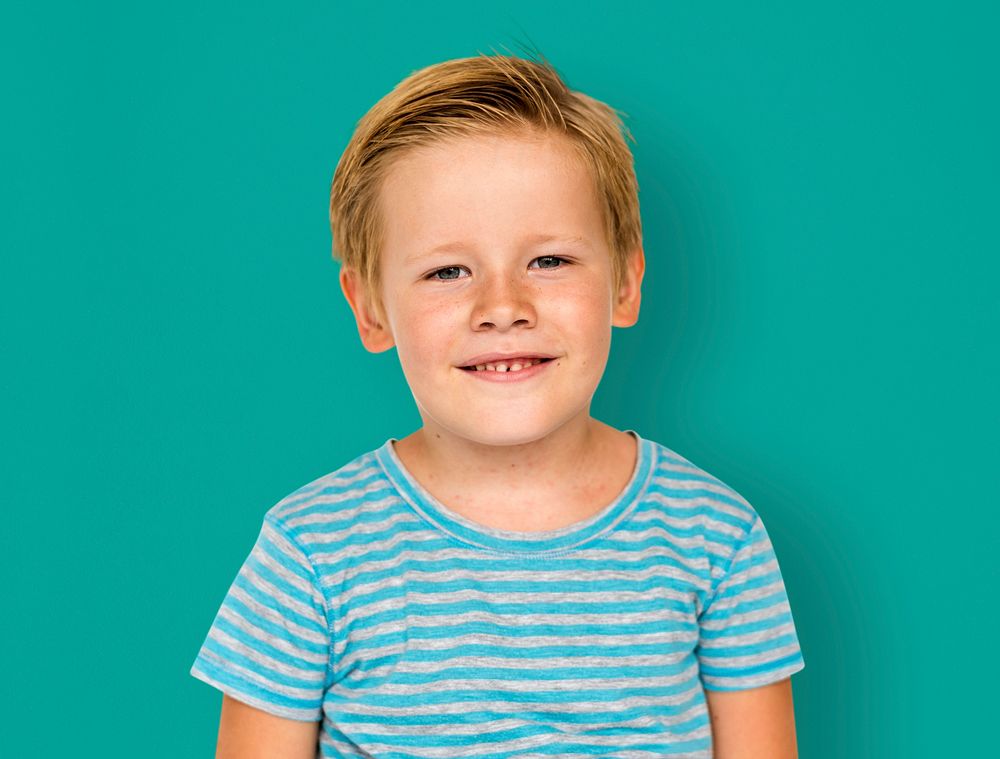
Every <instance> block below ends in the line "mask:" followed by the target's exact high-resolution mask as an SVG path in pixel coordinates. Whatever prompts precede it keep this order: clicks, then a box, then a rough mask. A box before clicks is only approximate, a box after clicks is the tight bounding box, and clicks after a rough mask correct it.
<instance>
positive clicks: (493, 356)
mask: <svg viewBox="0 0 1000 759" xmlns="http://www.w3.org/2000/svg"><path fill="white" fill-rule="evenodd" d="M518 358H520V359H531V358H556V356H553V355H552V354H551V353H530V352H527V351H525V352H522V353H480V354H479V355H478V356H473V357H472V358H470V359H468V360H466V361H465V363H463V364H459V366H458V368H459V369H461V368H462V367H465V366H476V365H477V364H496V363H498V362H500V361H504V362H506V363H508V364H509V363H511V362H512V361H514V359H518ZM522 371H523V370H522Z"/></svg>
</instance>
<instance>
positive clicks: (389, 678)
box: [191, 430, 804, 759]
mask: <svg viewBox="0 0 1000 759" xmlns="http://www.w3.org/2000/svg"><path fill="white" fill-rule="evenodd" d="M629 432H630V433H631V434H632V435H633V436H634V437H635V438H636V441H637V448H638V454H637V457H636V464H635V469H634V471H633V473H632V477H631V479H630V480H629V482H628V484H627V485H626V486H625V488H624V489H623V490H622V492H621V493H620V494H619V496H618V497H617V498H616V499H615V500H614V502H612V503H611V504H609V505H608V506H606V507H605V508H604V509H602V510H601V511H600V512H599V513H597V514H595V515H593V516H592V517H590V518H588V519H586V520H585V521H582V522H577V523H576V524H573V525H570V526H568V527H564V528H562V529H558V530H553V531H549V532H509V531H504V530H498V529H493V528H490V527H486V526H484V525H481V524H478V523H476V522H473V521H471V520H469V519H466V518H465V517H463V516H461V515H459V514H457V513H455V512H454V511H451V510H450V509H449V508H448V507H446V506H445V505H443V504H442V503H441V502H440V501H438V500H437V499H435V498H434V497H433V496H432V495H431V494H430V493H428V492H427V491H426V490H425V489H424V488H423V487H421V485H420V484H419V483H418V482H417V481H416V480H415V479H414V478H413V476H412V475H411V474H410V473H409V472H407V471H406V469H405V468H404V466H403V464H402V461H401V460H400V459H399V457H398V455H397V454H396V452H395V450H394V448H393V445H392V444H393V442H394V441H395V439H394V438H390V439H389V440H387V441H386V442H385V444H384V445H382V446H381V447H380V448H378V449H376V450H374V451H371V452H369V453H366V454H364V455H362V456H359V457H358V458H356V459H354V460H353V461H351V462H350V463H348V464H346V465H345V466H343V467H341V468H340V469H338V470H337V471H335V472H332V473H330V474H328V475H326V476H324V477H321V478H319V479H317V480H315V481H313V482H311V483H309V484H308V485H305V486H304V487H302V488H300V489H298V490H297V491H295V492H294V493H292V494H290V495H288V496H287V497H286V498H284V499H282V500H281V501H280V502H279V503H278V504H276V505H275V506H274V507H273V508H272V509H271V510H270V511H268V512H267V514H266V516H265V518H264V524H263V528H262V530H261V532H260V537H259V538H258V539H257V542H256V544H255V545H254V547H253V550H252V551H251V553H250V555H249V557H248V558H247V560H246V562H245V563H244V565H243V567H242V568H241V569H240V571H239V574H238V575H237V577H236V579H235V581H234V582H233V584H232V587H231V588H230V590H229V593H228V594H227V595H226V598H225V600H224V601H223V603H222V607H221V608H220V610H219V613H218V615H217V617H216V618H215V622H214V623H213V625H212V627H211V629H210V631H209V633H208V637H207V639H206V640H205V643H204V645H203V646H202V648H201V650H200V652H199V653H198V657H197V659H196V660H195V663H194V666H193V668H192V670H191V672H192V674H193V675H194V676H195V677H197V678H200V679H201V680H204V681H205V682H207V683H209V684H211V685H213V686H215V687H217V688H219V689H220V690H222V691H223V692H225V693H227V694H229V695H230V696H232V697H233V698H236V699H238V700H240V701H242V702H244V703H247V704H250V705H251V706H255V707H257V708H259V709H262V710H264V711H266V712H270V713H271V714H276V715H279V716H282V717H287V718H291V719H296V720H316V721H322V727H321V730H320V740H319V746H318V749H317V752H318V755H319V756H331V757H440V758H442V759H444V758H445V757H456V756H463V757H555V756H558V757H597V756H599V757H621V758H625V757H662V756H665V755H673V756H684V757H705V758H707V757H711V756H712V740H711V725H710V722H709V717H708V711H707V708H706V701H705V692H704V689H706V688H707V689H713V690H739V689H744V688H754V687H757V686H761V685H765V684H767V683H772V682H775V681H778V680H781V679H783V678H786V677H788V676H789V675H791V674H792V673H794V672H797V671H799V670H800V669H802V668H803V666H804V661H803V658H802V652H801V650H800V648H799V643H798V638H797V635H796V631H795V626H794V623H793V620H792V614H791V610H790V609H789V605H788V598H787V596H786V593H785V587H784V584H783V582H782V579H781V573H780V569H779V567H778V562H777V560H776V558H775V555H774V550H773V548H772V545H771V542H770V540H769V538H768V534H767V532H766V531H765V529H764V525H763V523H762V522H761V520H760V517H759V516H758V515H757V513H756V512H755V510H754V509H753V508H752V507H751V506H750V505H749V504H748V503H747V502H746V501H745V500H744V499H743V498H742V497H741V496H740V495H739V494H737V493H736V492H735V491H733V490H732V489H731V488H729V487H727V486H726V485H725V484H723V483H722V482H720V481H719V480H717V479H716V478H714V477H712V476H711V475H709V474H707V473H706V472H704V471H703V470H701V469H699V468H698V467H696V466H695V465H693V464H692V463H691V462H689V461H688V460H686V459H684V458H683V457H681V456H679V455H678V454H677V453H674V452H673V451H671V450H670V449H668V448H666V447H664V446H662V445H660V444H658V443H655V442H653V441H650V440H646V439H643V438H641V437H640V436H639V435H638V434H636V433H635V432H634V431H632V430H629Z"/></svg>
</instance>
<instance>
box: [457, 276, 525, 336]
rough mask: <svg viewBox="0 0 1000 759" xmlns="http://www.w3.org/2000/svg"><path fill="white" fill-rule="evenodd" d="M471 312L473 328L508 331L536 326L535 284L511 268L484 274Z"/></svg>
mask: <svg viewBox="0 0 1000 759" xmlns="http://www.w3.org/2000/svg"><path fill="white" fill-rule="evenodd" d="M482 276H483V279H482V280H481V285H482V286H481V287H480V288H479V292H478V293H477V297H476V302H475V306H474V308H473V312H472V329H474V330H476V331H482V330H489V329H495V330H499V331H500V332H506V331H507V330H508V329H511V328H512V327H534V326H535V322H536V320H537V318H538V317H537V314H536V313H535V305H534V292H533V287H532V284H531V283H530V282H529V281H527V278H526V277H523V276H519V275H518V274H515V273H511V272H496V273H494V274H492V275H482Z"/></svg>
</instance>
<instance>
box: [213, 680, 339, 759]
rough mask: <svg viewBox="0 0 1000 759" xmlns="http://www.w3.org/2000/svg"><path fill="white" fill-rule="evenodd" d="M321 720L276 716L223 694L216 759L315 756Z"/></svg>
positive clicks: (303, 757) (305, 757) (302, 758)
mask: <svg viewBox="0 0 1000 759" xmlns="http://www.w3.org/2000/svg"><path fill="white" fill-rule="evenodd" d="M319 725H320V723H319V722H301V721H298V720H293V719H285V718H284V717H276V716H274V715H273V714H268V713H267V712H265V711H261V710H260V709H256V708H254V707H252V706H248V705H247V704H244V703H243V702H241V701H237V700H236V699H234V698H230V697H229V696H225V695H224V696H223V697H222V717H221V718H220V719H219V743H218V745H217V746H216V749H215V757H216V759H315V757H316V749H317V745H318V742H319Z"/></svg>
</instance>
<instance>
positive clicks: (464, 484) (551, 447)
mask: <svg viewBox="0 0 1000 759" xmlns="http://www.w3.org/2000/svg"><path fill="white" fill-rule="evenodd" d="M394 450H395V451H396V454H397V456H399V459H400V461H402V463H403V465H404V466H405V467H406V469H407V471H409V473H410V474H411V475H413V477H414V478H415V479H416V480H417V481H418V482H419V483H420V485H421V486H423V488H424V489H425V490H427V491H428V492H429V493H430V494H431V495H433V496H434V497H435V498H436V499H437V500H439V501H440V502H441V503H443V504H444V505H445V506H447V507H448V508H449V509H451V510H453V511H455V512H457V513H459V514H461V515H462V516H464V517H466V518H468V519H471V520H472V521H474V522H478V523H480V524H484V525H487V526H489V527H494V528H497V529H503V530H513V531H517V532H537V531H544V530H555V529H559V528H561V527H565V526H568V525H570V524H574V523H576V522H579V521H583V520H585V519H587V518H588V517H589V516H592V515H593V514H596V513H597V512H599V511H600V510H601V509H603V508H604V507H605V506H607V505H608V504H610V503H611V502H612V501H613V500H614V499H615V497H616V496H617V495H618V494H619V493H620V492H621V491H622V490H623V489H624V488H625V485H626V484H627V483H628V481H629V479H630V477H631V475H632V472H633V470H634V468H635V458H636V455H637V453H638V452H637V450H636V442H635V441H634V440H633V439H632V436H630V435H628V434H626V433H624V432H620V431H618V430H616V429H614V428H613V427H610V426H608V425H606V424H604V423H602V422H599V421H597V420H596V419H593V418H591V417H589V416H588V417H586V418H584V419H582V420H581V421H580V422H579V423H576V424H572V423H571V424H568V425H564V426H563V427H562V428H560V430H559V431H558V433H555V434H553V435H550V436H548V437H546V438H543V439H540V440H537V441H534V442H532V443H526V444H523V445H516V446H491V445H482V444H478V443H475V442H471V441H469V440H466V439H462V438H457V437H455V436H452V435H450V434H448V433H447V432H446V431H438V430H435V431H430V430H428V429H427V428H426V427H424V428H421V429H419V430H417V431H416V432H414V433H413V434H412V435H409V436H407V437H406V438H403V439H402V440H399V441H397V442H396V443H395V446H394Z"/></svg>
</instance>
